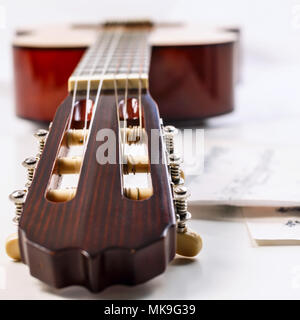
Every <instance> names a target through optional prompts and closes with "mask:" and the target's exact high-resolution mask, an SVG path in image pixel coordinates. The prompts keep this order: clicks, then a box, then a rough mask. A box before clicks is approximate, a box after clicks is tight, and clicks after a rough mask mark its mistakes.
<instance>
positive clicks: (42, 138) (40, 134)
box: [34, 129, 49, 158]
mask: <svg viewBox="0 0 300 320" xmlns="http://www.w3.org/2000/svg"><path fill="white" fill-rule="evenodd" d="M48 132H49V131H48V130H45V129H38V130H37V131H36V132H35V134H34V136H35V137H36V138H37V139H38V142H39V153H38V154H37V157H38V158H40V156H41V155H42V153H43V150H44V148H45V142H46V139H47V136H48Z"/></svg>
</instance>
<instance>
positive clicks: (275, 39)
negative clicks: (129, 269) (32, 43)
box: [0, 0, 300, 81]
mask: <svg viewBox="0 0 300 320" xmlns="http://www.w3.org/2000/svg"><path fill="white" fill-rule="evenodd" d="M114 17H124V18H126V17H132V18H135V17H150V18H152V19H155V20H156V21H160V20H175V21H189V22H198V23H201V24H205V23H209V24H217V25H222V24H229V25H239V26H241V28H242V30H243V45H244V49H245V50H244V58H245V59H248V58H250V57H252V58H257V59H259V61H261V62H262V63H267V64H271V63H274V62H278V63H281V62H286V63H288V62H291V60H296V59H297V58H298V57H299V52H300V50H299V48H300V42H299V35H300V0H243V1H239V0H225V1H224V0H210V1H204V0H172V1H171V0H164V1H159V0H127V1H122V0H110V1H105V0H88V1H87V0H43V1H36V0H27V1H22V0H0V45H1V50H0V81H10V80H11V78H12V72H11V70H12V65H11V52H10V42H11V37H12V34H13V31H14V30H15V29H16V28H17V27H24V26H34V25H40V24H45V23H47V24H48V23H67V22H72V23H74V22H98V21H103V20H105V19H107V18H114Z"/></svg>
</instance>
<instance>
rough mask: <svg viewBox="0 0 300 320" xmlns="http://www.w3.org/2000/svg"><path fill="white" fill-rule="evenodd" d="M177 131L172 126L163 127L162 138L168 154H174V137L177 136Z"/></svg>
mask: <svg viewBox="0 0 300 320" xmlns="http://www.w3.org/2000/svg"><path fill="white" fill-rule="evenodd" d="M177 133H178V130H177V129H176V128H175V127H174V126H165V127H164V137H165V142H166V149H167V152H168V153H169V154H172V153H174V151H175V148H174V136H175V135H177Z"/></svg>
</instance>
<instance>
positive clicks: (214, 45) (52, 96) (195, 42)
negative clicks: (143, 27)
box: [13, 23, 239, 122]
mask: <svg viewBox="0 0 300 320" xmlns="http://www.w3.org/2000/svg"><path fill="white" fill-rule="evenodd" d="M149 24H151V23H149ZM106 25H107V24H106ZM104 27H105V25H103V24H102V25H73V26H54V27H43V28H37V29H22V30H19V31H18V32H17V33H16V36H15V38H14V40H13V57H14V73H15V75H14V79H15V89H16V90H15V91H16V99H15V101H16V107H17V109H16V111H17V115H18V116H20V117H23V118H28V119H33V120H39V121H52V119H53V116H54V114H55V111H56V109H57V106H58V105H59V104H60V103H61V101H62V100H63V99H64V98H65V95H66V91H67V83H68V78H69V77H70V75H71V74H72V72H73V70H74V68H75V67H76V65H77V64H78V62H79V60H80V59H81V58H82V56H83V54H84V53H85V51H86V48H87V47H89V46H90V45H92V44H93V43H94V42H95V40H96V38H97V37H98V33H99V31H101V29H103V28H104ZM229 31H230V32H229ZM229 31H228V28H222V29H221V28H218V29H216V28H208V27H203V26H197V25H184V24H152V26H151V31H150V32H149V37H148V44H149V46H150V47H151V63H150V66H149V70H147V72H148V75H149V88H150V90H151V95H152V97H153V98H154V100H155V101H157V103H158V104H159V110H160V115H161V116H162V117H163V119H164V120H165V121H168V122H170V121H171V122H172V121H174V120H180V121H182V120H193V119H205V118H208V117H212V116H216V115H220V114H225V113H228V112H230V111H232V109H233V105H234V95H233V92H234V84H235V78H236V73H237V72H236V71H237V69H238V68H237V67H238V61H239V59H238V57H239V54H238V52H239V50H238V39H239V36H238V31H239V30H238V29H234V28H231V29H230V30H229ZM233 31H234V33H233Z"/></svg>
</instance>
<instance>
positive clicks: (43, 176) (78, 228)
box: [6, 22, 234, 292]
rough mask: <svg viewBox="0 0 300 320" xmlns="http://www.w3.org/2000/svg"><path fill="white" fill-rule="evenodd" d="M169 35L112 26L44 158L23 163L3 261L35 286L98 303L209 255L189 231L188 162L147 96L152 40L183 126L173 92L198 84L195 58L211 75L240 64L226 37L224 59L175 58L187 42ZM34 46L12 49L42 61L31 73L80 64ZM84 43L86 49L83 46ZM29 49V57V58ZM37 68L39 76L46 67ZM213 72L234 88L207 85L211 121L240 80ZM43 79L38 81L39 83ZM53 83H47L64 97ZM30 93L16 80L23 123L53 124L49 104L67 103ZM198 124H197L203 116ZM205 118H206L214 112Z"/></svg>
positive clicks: (103, 31) (80, 76) (190, 92)
mask: <svg viewBox="0 0 300 320" xmlns="http://www.w3.org/2000/svg"><path fill="white" fill-rule="evenodd" d="M165 28H166V29H169V31H166V30H164V28H162V29H161V30H162V31H161V34H159V30H160V29H159V28H157V27H154V26H153V25H152V24H151V23H149V22H134V23H133V22H131V23H129V22H128V23H108V24H106V25H104V26H102V27H101V28H98V29H97V32H96V33H97V36H96V37H95V38H93V39H94V42H93V44H92V45H91V46H90V47H89V49H88V50H87V51H86V52H85V53H84V55H83V56H82V57H81V59H80V62H79V64H78V65H77V67H76V68H75V70H74V71H73V73H72V74H71V76H70V77H69V79H68V91H69V94H68V96H67V97H66V99H65V100H64V101H63V102H62V104H61V105H60V107H59V108H58V109H57V112H56V114H55V118H54V120H53V122H52V123H51V124H50V126H49V130H44V129H40V130H38V131H37V132H36V133H35V136H36V138H37V139H38V141H39V151H38V154H37V155H36V156H34V157H31V158H27V159H25V161H24V162H23V165H24V166H25V167H26V168H27V170H28V181H27V183H26V186H25V187H24V188H23V189H21V190H17V191H15V192H13V193H12V194H11V195H10V199H11V200H12V201H13V202H14V203H15V205H16V212H15V217H14V219H13V221H14V222H15V224H16V225H17V228H18V232H17V233H16V234H13V235H11V236H10V237H9V238H8V240H7V242H6V251H7V253H8V255H9V256H10V257H11V258H13V259H15V260H21V261H22V262H23V263H25V264H27V265H28V267H29V269H30V273H31V275H32V276H34V277H36V278H38V279H40V280H41V281H43V282H45V283H47V284H49V285H51V286H54V287H56V288H61V287H65V286H69V285H81V286H85V287H87V288H88V289H90V290H91V291H93V292H97V291H100V290H102V289H104V288H105V287H107V286H110V285H113V284H127V285H135V284H138V283H142V282H145V281H147V280H149V279H151V278H153V277H155V276H157V275H158V274H160V273H162V272H163V271H164V270H165V268H166V267H167V264H168V262H169V261H171V260H172V259H173V258H174V256H175V253H176V252H177V254H179V255H183V256H188V257H192V256H195V255H197V254H198V252H199V251H200V250H201V247H202V240H201V238H200V236H199V235H198V234H197V233H195V232H193V231H191V230H190V229H189V228H188V227H187V220H188V219H189V218H190V216H191V215H190V213H189V212H188V208H187V198H188V195H189V192H188V190H187V188H186V187H185V186H184V174H183V172H182V170H181V158H180V156H179V155H178V153H177V152H176V146H175V144H174V136H175V134H176V132H177V129H176V128H175V127H173V126H170V125H168V126H164V125H163V122H162V120H161V118H160V115H159V111H158V108H157V105H156V103H155V102H154V100H153V99H152V97H151V96H150V94H149V87H150V88H151V90H152V87H151V82H150V84H149V81H148V74H149V68H150V57H151V44H153V42H150V41H149V39H152V40H151V41H154V40H153V39H155V37H154V36H153V33H154V34H155V33H156V44H157V45H158V41H161V42H160V44H159V45H160V47H157V48H156V49H154V52H155V50H157V51H156V53H155V54H153V55H152V59H154V61H156V62H155V64H158V65H156V66H155V67H153V68H155V69H156V71H152V74H155V76H154V78H155V81H154V82H159V83H161V86H162V87H164V89H163V92H166V91H168V90H170V91H173V96H172V97H171V96H166V100H165V102H164V103H169V104H170V107H168V108H166V109H164V113H168V112H171V108H173V106H174V110H173V112H174V113H172V114H173V118H176V112H177V111H176V110H178V116H182V115H183V114H184V110H185V108H184V106H183V100H182V99H183V98H182V97H181V95H182V94H183V93H182V92H181V93H180V92H178V94H176V90H178V91H182V90H183V88H184V87H186V85H184V84H183V83H181V84H180V79H181V77H182V74H183V72H184V69H185V73H187V74H186V75H185V77H192V75H188V71H189V67H190V66H189V61H190V59H191V61H192V63H196V62H195V61H196V57H197V56H198V55H200V56H201V55H202V56H205V55H209V54H210V53H211V50H213V51H214V50H215V51H214V54H215V55H216V56H217V57H214V58H213V59H214V63H215V62H216V61H219V62H220V61H221V60H222V59H228V60H230V63H233V62H232V58H233V57H232V50H233V47H232V46H233V43H234V37H233V36H232V35H231V34H225V35H223V38H222V36H220V35H219V38H218V39H219V41H221V40H220V38H221V39H222V41H223V42H221V44H220V48H219V50H220V52H218V50H217V49H216V48H213V46H215V45H216V44H214V45H210V44H208V43H206V44H205V46H204V45H203V46H195V47H194V46H192V45H191V44H190V45H189V46H183V47H180V46H175V43H174V41H177V42H178V44H179V43H180V41H183V39H187V38H186V34H184V37H182V38H180V36H178V37H177V38H176V39H175V38H172V37H171V33H170V32H171V30H170V28H168V27H165ZM82 30H85V29H82ZM88 31H89V32H90V30H89V29H88ZM72 32H75V31H72ZM72 32H71V33H72ZM78 32H79V31H78V30H76V32H75V34H76V37H75V38H74V37H73V38H72V36H71V35H70V38H68V41H67V42H65V43H64V45H65V46H69V45H70V46H71V44H72V45H73V44H74V42H75V44H76V45H78V41H79V40H78V39H77V37H78V36H79V34H78ZM83 32H85V31H83ZM182 32H183V31H182ZM183 33H184V32H183ZM84 34H85V33H84ZM179 34H180V32H179ZM151 35H152V36H151ZM163 35H168V37H165V38H164V36H163ZM58 36H59V35H57V37H58ZM73 36H74V34H73ZM23 37H24V42H23V43H22V38H23ZM35 37H36V38H35ZM151 37H152V38H151ZM153 37H154V38H153ZM193 37H195V38H197V36H196V34H195V33H194V34H193V35H191V36H190V38H189V39H188V40H189V41H191V42H192V41H194V40H195V38H193ZM37 38H40V35H39V37H37V36H34V35H29V34H27V35H23V36H20V39H19V40H18V41H19V42H18V46H19V47H18V48H17V47H15V49H14V50H15V59H17V60H18V59H20V57H21V55H23V54H24V55H28V54H29V55H31V54H32V55H33V56H34V55H35V54H36V58H37V61H35V60H34V59H33V60H32V61H33V62H32V64H33V65H35V64H36V63H37V65H38V64H39V62H38V61H41V60H39V59H40V57H41V56H40V55H45V56H44V58H45V57H46V56H48V55H49V54H50V55H52V54H53V56H52V57H51V59H53V57H54V56H56V58H57V59H58V57H59V55H60V54H67V56H68V57H70V55H72V54H75V55H76V54H77V58H78V59H79V58H80V56H81V53H80V54H79V50H78V49H73V47H72V46H71V47H72V49H71V48H68V49H53V51H51V52H50V49H49V48H47V49H45V51H43V49H41V48H39V49H37V48H35V47H34V46H35V45H36V44H37V43H35V42H34V41H35V39H37ZM80 38H82V39H85V38H83V35H81V37H80ZM74 39H75V40H74ZM29 40H30V41H31V46H32V47H30V48H29V47H26V46H25V42H26V41H27V44H28V43H29V42H30V41H29ZM56 40H59V39H56ZM65 40H66V39H64V40H61V41H65ZM43 41H44V43H47V45H48V46H50V45H51V44H52V41H53V38H51V36H49V37H46V36H44V39H43ZM88 41H90V40H88ZM185 41H186V40H185ZM207 41H208V40H207ZM15 45H16V43H15ZM22 45H24V47H22ZM82 47H85V45H82ZM194 50H195V51H194ZM29 51H30V53H29ZM58 52H59V54H58ZM33 56H32V57H33ZM183 56H184V57H185V58H184V59H183V60H181V59H180V58H182V57H183ZM51 59H50V60H51ZM207 59H208V58H207ZM50 60H44V63H45V68H46V69H47V68H51V62H49V61H50ZM75 60H76V59H75ZM75 60H73V61H72V63H70V64H69V62H67V60H63V61H64V63H65V64H66V66H64V65H61V68H62V69H61V70H60V71H62V72H63V73H66V72H67V71H66V70H64V67H66V68H67V69H68V68H70V67H71V65H73V63H75ZM208 60H209V59H208ZM20 61H21V60H20ZM20 61H19V62H20ZM47 62H49V64H47ZM171 65H172V66H173V68H174V69H176V68H177V67H178V71H176V70H175V71H174V70H173V69H172V68H171V69H169V68H170V66H171ZM40 66H41V70H42V69H43V65H40ZM222 66H223V67H224V65H222ZM19 67H20V69H22V68H24V66H21V65H19ZM206 68H214V70H215V71H216V72H223V73H222V77H223V76H224V77H225V78H226V77H227V80H228V82H227V81H223V80H222V81H221V82H219V83H215V82H214V80H213V79H210V80H209V79H207V82H206V84H207V85H208V83H210V85H211V86H212V87H211V88H210V89H211V90H212V91H214V92H215V94H216V95H215V97H219V98H220V99H221V96H222V99H224V100H223V104H222V106H221V104H219V102H220V101H219V102H217V101H213V100H214V99H213V97H208V96H207V97H206V98H207V101H210V105H211V106H212V104H213V105H214V107H215V108H214V110H213V111H212V113H213V114H217V113H222V112H226V110H227V111H228V110H229V109H230V108H231V90H232V85H233V84H232V82H233V79H232V73H230V71H229V70H227V69H226V68H225V69H222V70H221V69H220V68H221V67H220V66H219V65H218V64H213V65H212V64H209V65H208V66H206V67H205V68H204V70H205V69H206ZM159 69H161V70H159ZM16 70H18V69H16ZM41 70H40V69H39V68H37V69H36V74H37V76H39V75H38V74H39V73H40V72H42V71H41ZM68 70H69V69H68ZM168 70H169V71H170V74H169V73H168ZM23 71H24V70H23ZM23 71H22V72H23ZM17 72H21V71H20V70H19V71H17ZM28 72H29V71H28ZM48 72H49V70H48V71H46V73H48ZM53 72H54V73H57V74H58V72H59V71H58V70H55V71H53ZM177 72H178V73H177ZM25 73H26V72H25ZM150 74H151V72H150ZM159 74H161V79H159V78H160V77H159ZM204 74H206V73H205V71H204ZM229 74H230V75H229ZM65 75H66V74H64V75H63V77H65ZM168 75H169V84H168V85H166V83H165V81H166V82H167V78H168V77H167V76H168ZM27 76H28V74H27V75H26V77H27ZM45 79H46V78H45ZM47 79H48V78H47ZM48 80H49V79H48ZM56 80H57V79H56V78H53V79H52V82H51V81H50V80H49V82H51V84H52V85H53V86H56V84H54V83H55V82H56ZM194 80H195V81H196V79H190V82H189V83H190V84H191V83H192V82H193V81H194ZM32 81H33V79H32ZM45 81H46V80H45ZM152 81H153V80H152ZM178 82H179V86H177V83H178ZM28 85H30V81H29V82H27V83H25V84H24V83H23V84H20V83H18V79H17V89H18V94H17V95H19V94H21V93H20V92H23V94H24V102H20V101H18V102H17V103H18V108H19V109H18V110H19V114H20V115H21V116H24V117H28V118H39V119H48V118H49V117H50V116H51V114H52V112H53V111H54V109H53V108H52V107H51V105H50V104H49V105H47V104H48V102H49V101H48V100H51V103H53V102H54V101H55V102H56V100H55V99H57V98H58V97H59V95H57V96H56V97H55V99H54V98H53V99H52V98H51V99H49V97H50V95H49V93H48V92H46V91H45V92H44V93H43V98H42V96H41V94H42V93H40V95H39V94H37V92H35V90H37V87H35V88H30V89H29V91H28V92H27V93H26V95H25V92H24V90H26V89H25V86H28ZM47 85H48V86H50V83H47ZM37 86H38V85H37ZM43 86H44V87H43ZM45 86H46V84H43V85H42V87H43V88H45ZM172 86H175V88H173V89H172ZM181 86H183V87H181ZM167 87H168V88H169V89H168V90H167ZM154 88H155V89H154V91H156V90H158V91H159V84H158V83H155V85H154ZM176 88H177V89H176ZM52 89H53V90H54V88H52ZM186 89H187V90H186V93H185V94H186V96H187V101H192V100H193V99H201V98H205V97H203V96H202V97H201V95H202V93H203V92H202V93H200V96H197V93H196V92H197V88H195V87H193V86H192V87H191V88H189V87H187V88H186ZM227 90H228V92H227ZM158 91H156V93H158ZM53 92H54V91H53ZM53 92H52V93H53ZM225 92H226V93H225ZM218 94H220V95H218ZM163 95H164V94H163V93H162V96H163ZM27 96H29V97H27ZM172 99H174V100H173V102H172ZM176 99H178V101H177V100H176ZM162 100H163V97H162ZM216 100H218V99H216ZM30 101H32V105H33V106H34V105H35V104H36V103H41V104H42V103H43V104H46V105H47V107H49V109H47V108H43V107H41V108H40V109H41V111H40V112H37V110H38V109H37V108H36V107H33V108H31V107H29V105H27V104H28V103H29V102H30ZM180 103H182V106H181V107H180V108H179V104H180ZM226 108H227V109H226ZM179 110H180V111H179ZM189 111H190V112H192V109H190V110H189ZM193 112H194V115H200V114H201V112H202V111H201V110H200V109H199V110H198V109H197V110H194V111H193ZM203 112H206V115H208V113H209V110H208V109H207V110H206V111H203ZM35 113H36V114H35ZM169 114H171V113H169ZM190 116H192V113H190V114H189V117H190Z"/></svg>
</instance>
